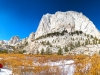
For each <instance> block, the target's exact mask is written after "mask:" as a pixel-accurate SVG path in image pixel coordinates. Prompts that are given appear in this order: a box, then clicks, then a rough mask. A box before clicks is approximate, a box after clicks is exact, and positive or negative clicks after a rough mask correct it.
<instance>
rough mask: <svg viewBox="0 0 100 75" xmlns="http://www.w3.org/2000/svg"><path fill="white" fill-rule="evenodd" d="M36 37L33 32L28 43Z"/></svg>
mask: <svg viewBox="0 0 100 75" xmlns="http://www.w3.org/2000/svg"><path fill="white" fill-rule="evenodd" d="M34 39H35V33H34V32H32V33H31V34H30V35H29V37H28V43H30V42H32V41H33V40H34Z"/></svg>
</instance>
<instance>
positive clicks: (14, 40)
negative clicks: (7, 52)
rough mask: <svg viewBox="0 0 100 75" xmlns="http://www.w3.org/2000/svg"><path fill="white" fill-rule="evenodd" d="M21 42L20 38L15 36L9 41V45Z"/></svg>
mask: <svg viewBox="0 0 100 75" xmlns="http://www.w3.org/2000/svg"><path fill="white" fill-rule="evenodd" d="M18 42H20V38H19V37H18V36H13V37H12V38H11V39H10V40H9V41H8V45H15V44H17V43H18Z"/></svg>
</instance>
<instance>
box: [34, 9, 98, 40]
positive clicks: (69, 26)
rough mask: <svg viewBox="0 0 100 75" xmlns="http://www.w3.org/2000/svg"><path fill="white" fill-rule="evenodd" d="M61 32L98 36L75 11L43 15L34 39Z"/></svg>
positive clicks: (90, 23)
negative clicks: (80, 32) (78, 32)
mask: <svg viewBox="0 0 100 75" xmlns="http://www.w3.org/2000/svg"><path fill="white" fill-rule="evenodd" d="M63 30H67V31H68V32H73V31H75V30H78V31H82V32H84V33H86V34H90V35H93V36H96V37H99V36H100V33H99V31H98V30H97V29H96V27H95V25H94V24H93V23H92V22H91V21H90V20H89V19H88V18H87V17H86V16H84V15H83V14H82V13H78V12H75V11H67V12H56V13H55V14H46V15H43V17H42V19H41V21H40V24H39V27H38V29H37V31H36V33H35V38H38V37H40V36H42V35H46V34H48V33H52V32H61V31H63Z"/></svg>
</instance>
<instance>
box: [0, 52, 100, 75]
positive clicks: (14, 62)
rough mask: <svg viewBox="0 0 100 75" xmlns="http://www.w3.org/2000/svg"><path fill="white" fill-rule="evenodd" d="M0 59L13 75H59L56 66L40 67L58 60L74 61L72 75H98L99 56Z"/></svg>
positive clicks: (40, 56)
mask: <svg viewBox="0 0 100 75" xmlns="http://www.w3.org/2000/svg"><path fill="white" fill-rule="evenodd" d="M0 58H1V59H0V63H2V64H3V65H4V66H5V67H6V68H9V69H11V70H12V73H13V75H27V74H30V75H61V69H60V68H59V67H58V66H49V65H48V66H47V65H46V66H45V65H42V64H43V63H46V62H48V61H52V62H56V61H60V60H74V63H73V64H74V65H75V71H74V75H100V55H97V54H95V55H93V56H86V55H66V56H62V55H28V54H0ZM33 62H34V63H40V64H41V65H39V64H34V63H33ZM51 68H52V70H51ZM65 75H67V72H66V74H65Z"/></svg>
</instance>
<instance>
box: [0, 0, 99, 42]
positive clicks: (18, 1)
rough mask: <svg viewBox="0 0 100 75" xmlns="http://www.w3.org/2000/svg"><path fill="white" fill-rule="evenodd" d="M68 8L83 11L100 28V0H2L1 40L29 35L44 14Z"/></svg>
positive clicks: (0, 12) (0, 5)
mask: <svg viewBox="0 0 100 75" xmlns="http://www.w3.org/2000/svg"><path fill="white" fill-rule="evenodd" d="M68 10H73V11H78V12H82V13H83V14H84V15H86V16H87V17H88V18H89V19H90V20H91V21H93V23H94V24H95V25H96V27H97V28H98V29H99V30H100V0H0V40H9V39H10V38H11V37H12V36H15V35H18V36H19V37H20V38H25V37H28V36H29V34H30V33H31V32H35V31H36V29H37V27H38V25H39V22H40V20H41V18H42V15H43V14H46V13H51V14H54V13H55V12H56V11H68Z"/></svg>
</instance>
